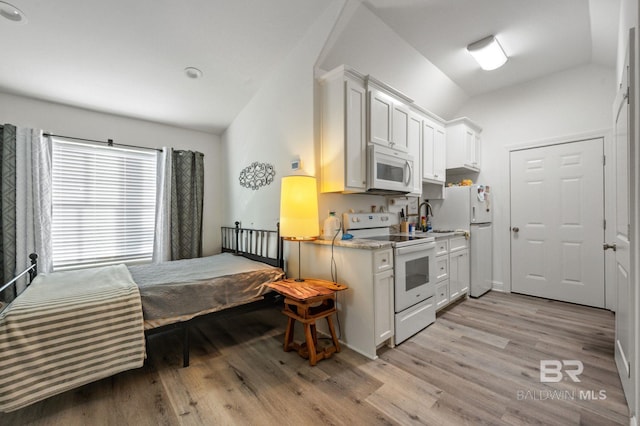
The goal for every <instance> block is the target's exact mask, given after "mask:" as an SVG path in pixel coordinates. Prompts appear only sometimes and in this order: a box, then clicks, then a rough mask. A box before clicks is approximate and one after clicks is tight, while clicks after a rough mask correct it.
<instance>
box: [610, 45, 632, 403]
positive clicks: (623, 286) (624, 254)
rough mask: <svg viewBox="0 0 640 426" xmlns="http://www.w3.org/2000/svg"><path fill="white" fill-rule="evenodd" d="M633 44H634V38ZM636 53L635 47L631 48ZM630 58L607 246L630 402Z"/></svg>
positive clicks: (619, 358)
mask: <svg viewBox="0 0 640 426" xmlns="http://www.w3.org/2000/svg"><path fill="white" fill-rule="evenodd" d="M631 43H633V38H632V41H631ZM630 51H632V52H633V49H630ZM629 63H632V64H633V61H629V56H628V55H627V62H626V64H625V67H624V71H623V76H622V82H623V84H622V87H621V88H620V90H619V91H618V94H617V95H616V100H615V102H614V110H613V112H614V116H615V156H616V159H615V161H616V193H615V200H616V201H615V211H616V214H615V222H616V224H615V242H614V244H607V245H605V249H607V248H611V249H614V250H615V277H616V282H617V283H616V284H617V286H618V303H617V309H616V345H615V360H616V366H617V367H618V373H619V374H620V380H621V382H622V387H623V389H624V393H625V396H626V398H627V401H633V400H634V394H635V384H634V380H633V374H635V373H634V372H633V370H634V368H633V367H634V365H633V364H634V359H635V358H634V357H635V354H634V345H635V327H634V316H635V303H634V301H635V289H634V288H633V286H632V285H631V282H632V281H631V279H630V276H631V256H630V248H631V247H630V225H629V224H630V214H629V212H630V203H629V200H630V194H631V191H630V188H631V185H630V183H631V182H632V181H631V171H632V168H630V167H629V163H630V157H631V155H630V153H631V149H630V148H631V144H632V139H633V131H631V130H632V129H631V128H630V126H629V117H630V116H633V115H630V114H632V110H633V106H632V104H630V103H629V93H630V90H633V89H630V88H632V87H633V85H632V81H630V80H629V78H630V77H631V76H632V75H633V73H632V72H631V70H630V69H629Z"/></svg>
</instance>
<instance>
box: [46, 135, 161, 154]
mask: <svg viewBox="0 0 640 426" xmlns="http://www.w3.org/2000/svg"><path fill="white" fill-rule="evenodd" d="M42 135H43V136H48V137H54V138H55V137H58V138H65V139H72V140H76V141H85V142H97V143H106V144H107V145H108V146H124V147H127V148H138V149H150V150H153V151H158V152H162V150H161V149H160V148H149V147H147V146H137V145H127V144H124V143H115V142H113V139H107V140H106V141H99V140H95V139H85V138H75V137H73V136H64V135H54V134H51V133H43V134H42Z"/></svg>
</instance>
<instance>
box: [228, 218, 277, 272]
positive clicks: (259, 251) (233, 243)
mask: <svg viewBox="0 0 640 426" xmlns="http://www.w3.org/2000/svg"><path fill="white" fill-rule="evenodd" d="M221 232H222V252H226V253H233V254H235V255H238V256H244V257H246V258H248V259H251V260H256V261H258V262H262V263H266V264H267V265H271V266H277V267H279V268H284V253H283V242H282V238H281V237H280V224H279V223H278V224H277V225H276V230H275V231H273V230H266V229H251V228H241V227H240V222H235V227H230V226H223V227H221ZM274 255H275V257H274Z"/></svg>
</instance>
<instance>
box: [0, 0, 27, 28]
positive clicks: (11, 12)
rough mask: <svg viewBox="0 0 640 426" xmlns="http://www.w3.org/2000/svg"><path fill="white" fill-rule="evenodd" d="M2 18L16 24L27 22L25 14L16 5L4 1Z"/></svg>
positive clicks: (0, 2)
mask: <svg viewBox="0 0 640 426" xmlns="http://www.w3.org/2000/svg"><path fill="white" fill-rule="evenodd" d="M0 16H2V17H3V18H5V19H7V20H9V21H11V22H15V23H20V24H24V23H26V22H27V17H26V15H25V14H24V12H22V11H21V10H20V9H18V8H17V7H15V6H14V5H12V4H9V3H6V2H3V1H0Z"/></svg>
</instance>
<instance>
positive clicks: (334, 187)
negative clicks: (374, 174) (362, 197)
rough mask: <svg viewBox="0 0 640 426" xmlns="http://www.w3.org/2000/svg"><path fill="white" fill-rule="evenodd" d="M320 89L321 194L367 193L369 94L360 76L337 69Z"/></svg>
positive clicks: (328, 74)
mask: <svg viewBox="0 0 640 426" xmlns="http://www.w3.org/2000/svg"><path fill="white" fill-rule="evenodd" d="M319 82H320V85H321V96H322V101H321V104H322V106H321V122H322V125H321V133H322V134H321V144H320V191H321V192H345V193H355V192H365V191H366V184H367V182H366V177H367V164H366V159H367V156H366V149H367V139H366V123H367V115H366V111H367V109H366V108H367V91H366V89H365V84H364V80H363V79H362V78H361V76H359V75H357V74H356V73H354V72H351V71H349V70H348V69H345V68H344V67H340V68H337V69H335V70H333V71H331V72H329V73H327V74H326V75H325V76H323V77H322V78H320V80H319Z"/></svg>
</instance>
